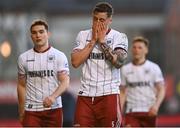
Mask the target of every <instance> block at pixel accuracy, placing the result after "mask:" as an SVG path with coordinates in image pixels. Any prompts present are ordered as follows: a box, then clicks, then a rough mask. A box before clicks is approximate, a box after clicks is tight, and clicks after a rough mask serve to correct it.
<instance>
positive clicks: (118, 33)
mask: <svg viewBox="0 0 180 128" xmlns="http://www.w3.org/2000/svg"><path fill="white" fill-rule="evenodd" d="M110 33H111V34H114V35H118V36H126V34H125V33H123V32H120V31H117V30H115V29H112V28H111V31H110Z"/></svg>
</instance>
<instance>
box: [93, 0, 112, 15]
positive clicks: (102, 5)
mask: <svg viewBox="0 0 180 128" xmlns="http://www.w3.org/2000/svg"><path fill="white" fill-rule="evenodd" d="M97 12H106V13H107V16H108V17H111V16H112V15H113V8H112V5H110V4H109V3H107V2H99V3H97V4H96V5H95V7H94V9H93V14H95V13H97Z"/></svg>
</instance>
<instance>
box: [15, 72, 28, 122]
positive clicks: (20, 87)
mask: <svg viewBox="0 0 180 128" xmlns="http://www.w3.org/2000/svg"><path fill="white" fill-rule="evenodd" d="M25 94H26V76H25V75H22V74H18V84H17V95H18V103H19V104H18V110H19V119H20V121H21V122H22V120H23V118H24V106H25Z"/></svg>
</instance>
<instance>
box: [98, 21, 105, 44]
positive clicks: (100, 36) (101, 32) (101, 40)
mask: <svg viewBox="0 0 180 128" xmlns="http://www.w3.org/2000/svg"><path fill="white" fill-rule="evenodd" d="M106 32H107V26H106V25H105V24H104V23H103V22H99V23H98V33H97V36H98V42H99V43H104V42H105V36H106Z"/></svg>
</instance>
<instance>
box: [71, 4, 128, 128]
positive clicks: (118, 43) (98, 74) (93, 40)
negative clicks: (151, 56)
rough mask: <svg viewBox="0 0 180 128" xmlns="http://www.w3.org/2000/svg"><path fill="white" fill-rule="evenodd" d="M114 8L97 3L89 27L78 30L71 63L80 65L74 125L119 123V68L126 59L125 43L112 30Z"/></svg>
mask: <svg viewBox="0 0 180 128" xmlns="http://www.w3.org/2000/svg"><path fill="white" fill-rule="evenodd" d="M112 14H113V8H112V6H111V5H110V4H109V3H106V2H102V3H101V2H100V3H98V4H96V5H95V7H94V9H93V12H92V28H91V29H88V30H83V31H80V32H79V34H78V35H77V38H76V41H75V46H74V48H73V51H72V53H71V63H72V65H73V67H75V68H77V67H79V66H80V65H82V76H81V86H80V89H79V93H78V99H77V103H76V111H75V119H74V126H82V127H96V126H97V127H115V126H117V127H118V126H120V124H121V111H120V106H119V105H120V103H119V83H120V69H119V68H120V67H121V66H122V65H123V64H124V61H125V60H126V58H127V49H128V40H127V37H126V35H125V34H124V33H120V32H118V31H116V30H114V29H112V28H110V24H111V22H112Z"/></svg>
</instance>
